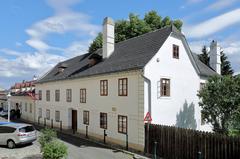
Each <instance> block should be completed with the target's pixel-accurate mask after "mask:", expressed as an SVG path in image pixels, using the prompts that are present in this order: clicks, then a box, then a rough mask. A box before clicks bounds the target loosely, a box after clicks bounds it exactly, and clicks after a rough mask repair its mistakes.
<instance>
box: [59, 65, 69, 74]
mask: <svg viewBox="0 0 240 159" xmlns="http://www.w3.org/2000/svg"><path fill="white" fill-rule="evenodd" d="M66 68H67V64H65V63H61V64H60V65H59V66H58V73H63V71H64V70H65V69H66Z"/></svg>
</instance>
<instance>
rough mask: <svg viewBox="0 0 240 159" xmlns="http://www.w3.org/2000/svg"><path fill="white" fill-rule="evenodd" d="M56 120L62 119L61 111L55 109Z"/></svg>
mask: <svg viewBox="0 0 240 159" xmlns="http://www.w3.org/2000/svg"><path fill="white" fill-rule="evenodd" d="M55 121H56V122H59V121H60V111H58V110H56V111H55Z"/></svg>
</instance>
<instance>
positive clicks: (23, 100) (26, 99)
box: [10, 96, 36, 122]
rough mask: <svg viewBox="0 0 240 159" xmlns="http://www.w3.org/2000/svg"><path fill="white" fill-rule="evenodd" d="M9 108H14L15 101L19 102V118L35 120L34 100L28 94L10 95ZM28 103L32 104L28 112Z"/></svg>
mask: <svg viewBox="0 0 240 159" xmlns="http://www.w3.org/2000/svg"><path fill="white" fill-rule="evenodd" d="M10 102H11V109H16V103H19V105H20V110H21V113H22V114H21V118H22V119H24V120H28V121H32V122H34V121H35V120H34V119H35V113H36V111H35V109H36V108H35V101H34V100H33V99H32V98H31V97H29V96H11V97H10ZM25 103H27V111H25ZM30 103H31V104H32V113H30Z"/></svg>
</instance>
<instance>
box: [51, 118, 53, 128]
mask: <svg viewBox="0 0 240 159" xmlns="http://www.w3.org/2000/svg"><path fill="white" fill-rule="evenodd" d="M51 128H53V119H51Z"/></svg>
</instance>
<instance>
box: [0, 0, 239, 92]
mask: <svg viewBox="0 0 240 159" xmlns="http://www.w3.org/2000/svg"><path fill="white" fill-rule="evenodd" d="M150 10H156V11H157V12H158V13H159V14H160V15H161V16H162V17H165V16H170V17H171V18H172V19H181V20H182V21H183V22H184V26H183V32H184V34H185V35H186V37H187V39H188V42H189V44H190V47H191V49H192V50H193V51H198V52H199V51H200V50H201V47H202V46H203V45H209V43H210V41H211V40H213V39H215V40H217V41H218V42H219V43H220V45H221V46H222V47H223V49H224V51H225V52H226V53H227V55H228V57H229V60H230V61H231V63H232V66H233V68H234V70H235V72H237V73H240V66H239V64H240V55H239V54H240V29H239V28H240V1H239V0H175V1H169V0H121V1H113V0H101V1H99V0H95V1H93V0H41V1H40V0H38V1H36V0H21V1H19V0H2V1H1V5H0V19H1V23H0V24H1V26H0V28H1V29H0V87H4V88H9V86H10V85H12V84H14V83H15V82H18V81H22V80H31V79H32V77H33V76H34V75H37V76H41V75H43V74H44V73H46V72H47V71H48V70H49V69H50V68H51V67H53V66H54V65H55V64H56V63H57V62H59V61H62V60H64V59H67V58H70V57H73V56H76V55H80V54H83V53H85V52H86V50H87V48H88V46H89V43H90V42H91V41H92V39H93V38H94V37H95V36H96V34H97V33H98V32H100V31H101V25H102V20H103V18H104V17H106V16H110V17H112V18H113V19H115V20H116V19H127V18H128V14H129V13H130V12H131V13H135V14H138V15H139V16H140V17H143V16H144V14H145V13H146V12H148V11H150Z"/></svg>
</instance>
